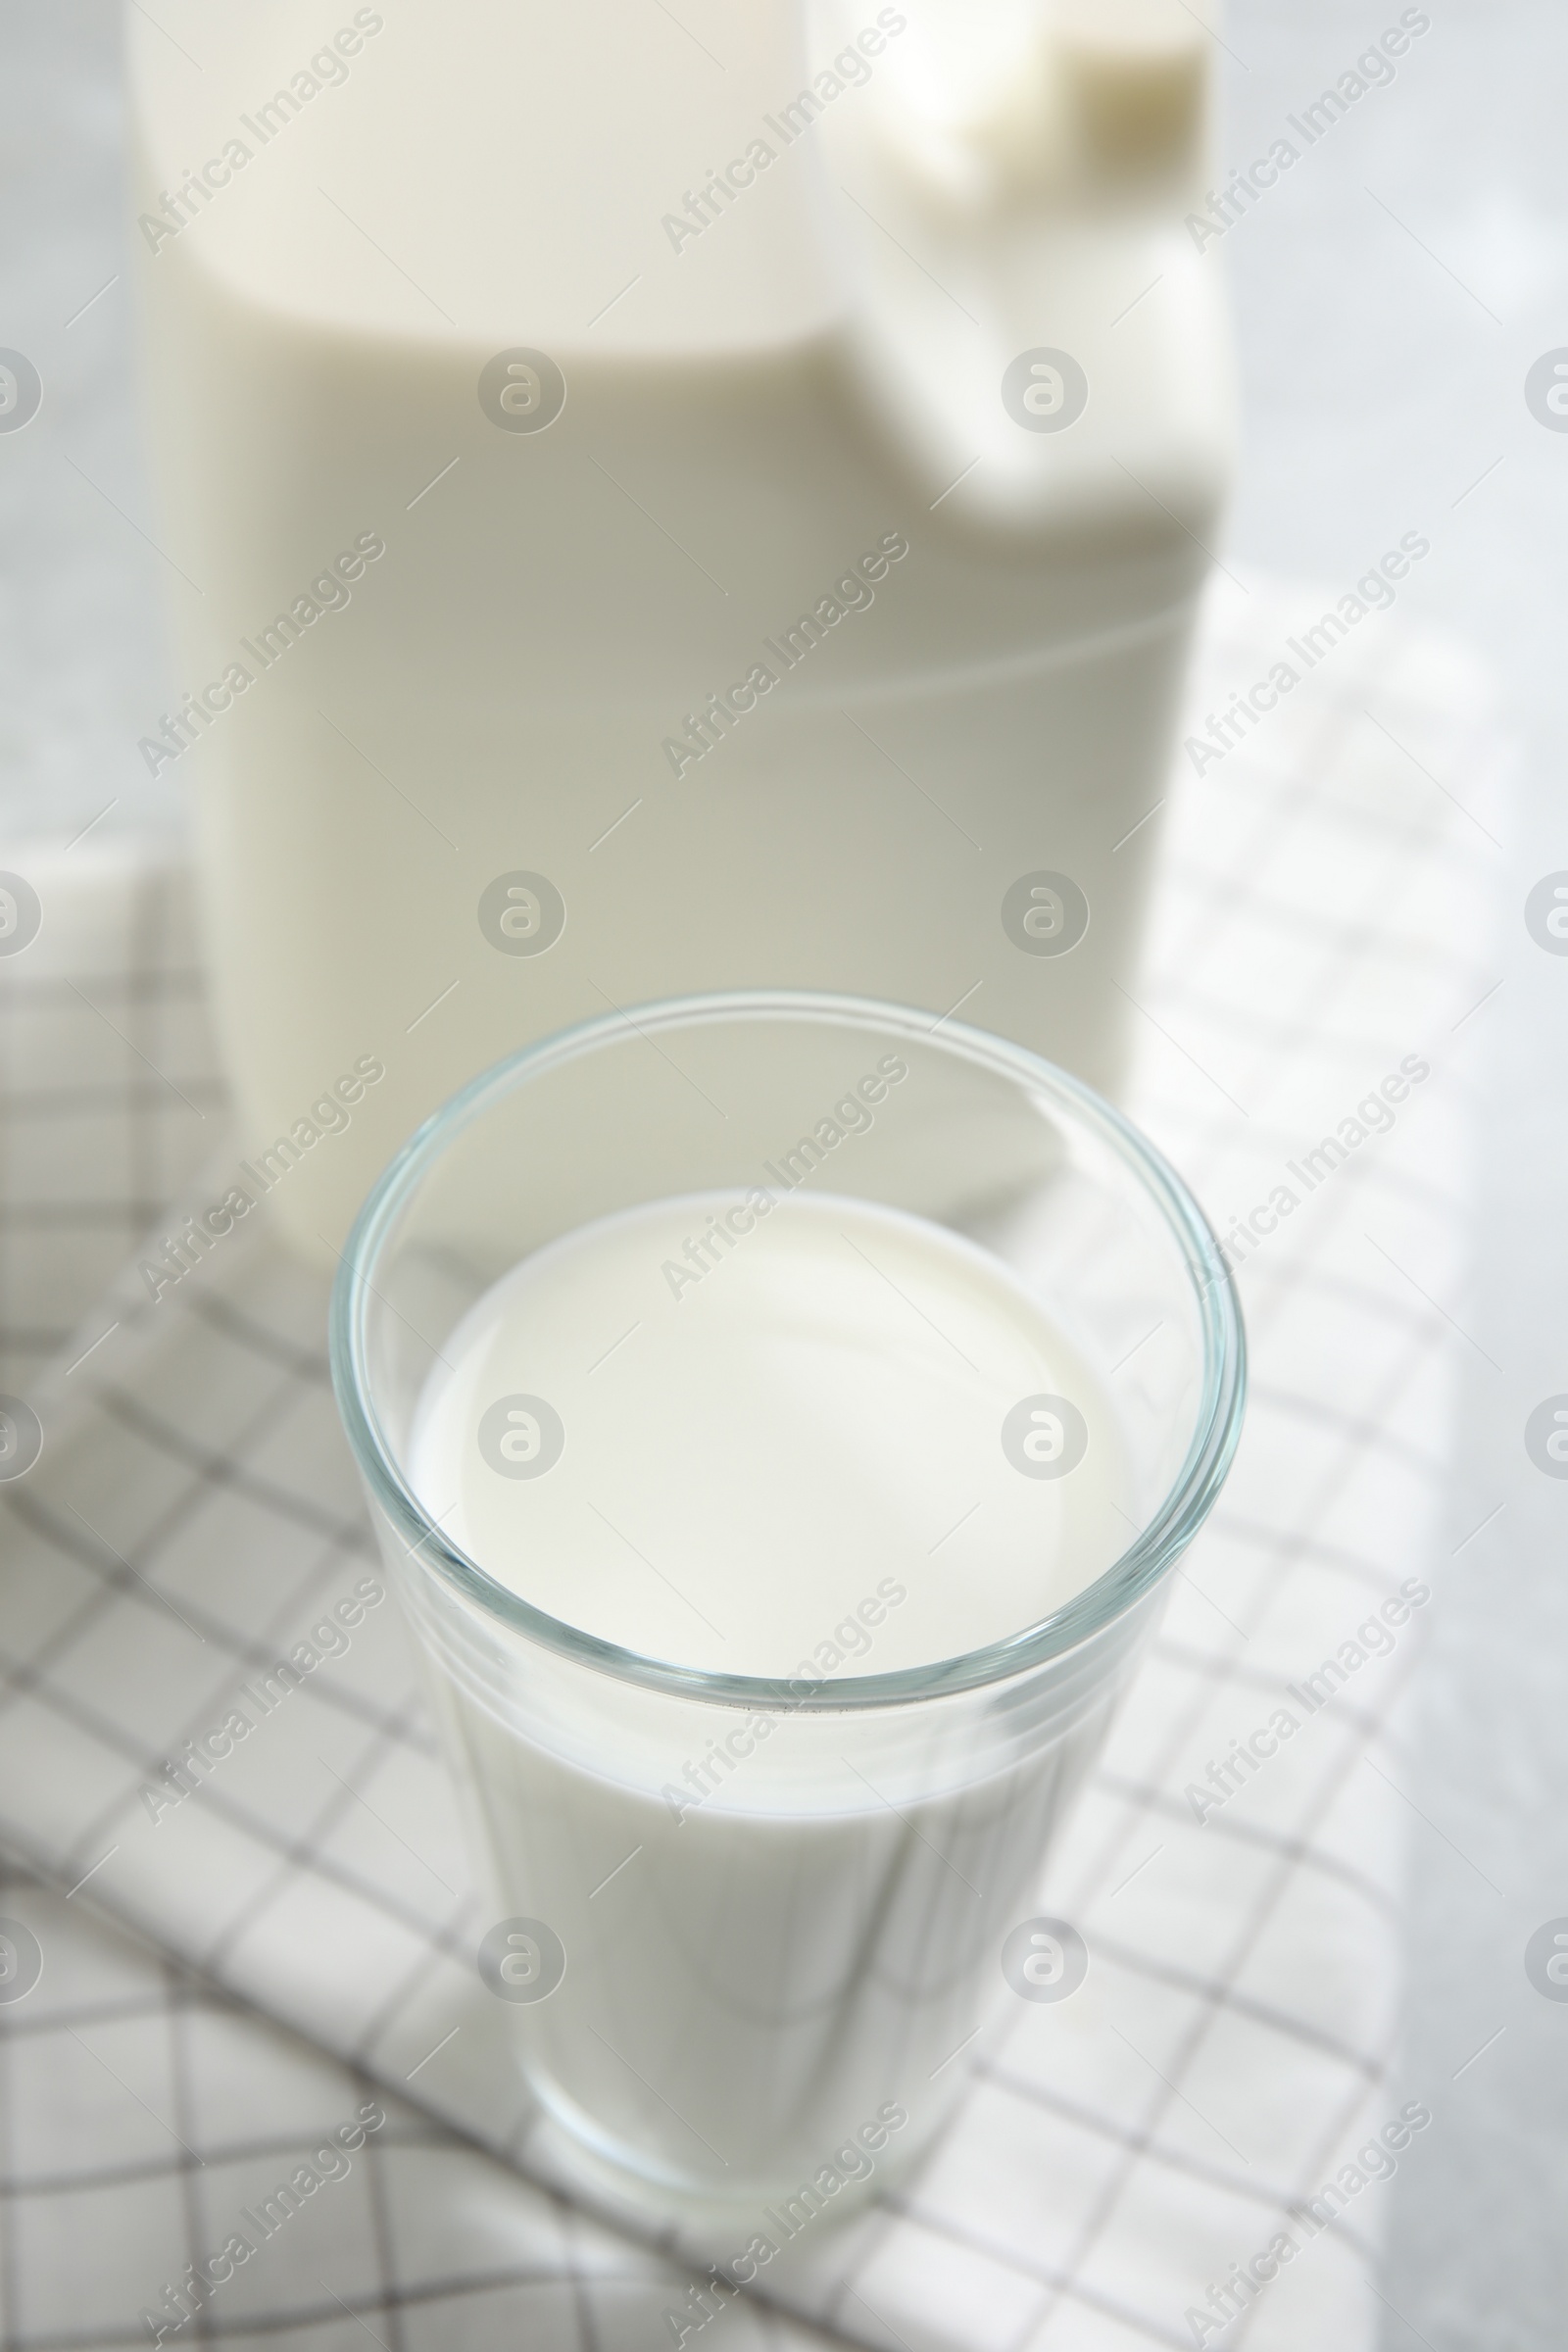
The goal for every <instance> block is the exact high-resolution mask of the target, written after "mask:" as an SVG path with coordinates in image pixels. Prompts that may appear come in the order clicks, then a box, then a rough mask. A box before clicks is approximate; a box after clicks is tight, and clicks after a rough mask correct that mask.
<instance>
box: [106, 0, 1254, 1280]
mask: <svg viewBox="0 0 1568 2352" xmlns="http://www.w3.org/2000/svg"><path fill="white" fill-rule="evenodd" d="M156 13H157V22H156V23H154V22H153V20H152V18H151V17H150V16H148V15H147V14H146V12H144V11H141V10H139V9H132V10H130V11H129V13H128V16H127V26H128V39H129V44H130V49H131V54H132V60H133V84H134V91H135V112H136V124H137V129H136V147H137V163H136V174H137V177H136V187H135V191H134V196H133V202H134V207H135V215H136V219H135V223H134V229H133V237H134V244H135V248H136V252H137V255H138V257H139V268H140V276H141V294H142V313H143V320H144V336H145V364H144V387H143V389H144V401H145V407H146V413H147V417H148V421H149V427H150V431H151V435H152V440H153V445H154V456H155V462H156V472H157V476H158V482H159V490H160V499H161V509H162V517H161V527H160V531H159V536H160V540H161V543H162V545H163V547H164V548H165V550H166V551H167V553H168V556H169V558H170V561H171V564H172V566H173V569H172V572H171V575H170V577H171V595H172V604H173V611H174V619H175V625H176V643H177V648H178V661H179V665H180V677H181V681H182V685H181V692H180V694H179V696H178V699H177V701H176V702H175V703H174V705H173V707H172V708H171V709H169V710H167V711H158V712H154V711H149V712H148V716H147V731H146V734H145V736H144V738H143V740H142V745H141V753H142V758H143V760H144V761H145V763H146V765H147V766H148V768H149V769H151V770H152V771H153V772H154V773H157V774H163V773H164V772H165V770H166V769H167V768H168V767H169V766H170V765H177V767H178V770H179V772H180V774H181V775H182V776H184V777H187V778H188V779H189V781H190V784H191V787H192V795H191V805H192V808H193V809H194V815H195V826H196V834H197V843H198V857H199V862H200V871H201V877H202V888H203V901H204V919H205V926H206V937H207V941H208V947H209V956H210V960H211V965H212V970H213V974H214V985H215V991H216V998H217V1004H218V1010H219V1017H220V1021H221V1031H222V1035H223V1039H224V1042H225V1047H226V1052H227V1055H228V1060H229V1065H230V1069H231V1073H232V1076H233V1080H234V1084H235V1088H236V1093H237V1102H238V1110H239V1117H240V1126H241V1149H242V1150H244V1151H245V1152H247V1155H248V1156H247V1159H246V1172H245V1173H244V1175H243V1176H242V1177H241V1178H240V1179H237V1182H238V1184H239V1188H240V1190H241V1191H242V1192H244V1193H245V1194H246V1195H247V1198H251V1197H256V1198H259V1197H260V1195H261V1194H262V1193H263V1192H265V1193H267V1194H268V1195H270V1193H271V1192H273V1191H275V1193H276V1196H277V1199H276V1209H277V1213H278V1214H279V1216H280V1217H281V1218H282V1219H283V1221H284V1223H285V1225H286V1227H287V1229H288V1230H289V1232H290V1233H291V1234H292V1235H293V1236H294V1237H295V1238H296V1240H297V1241H298V1242H299V1243H300V1244H301V1246H302V1247H304V1248H308V1249H313V1250H319V1249H320V1248H321V1247H322V1245H323V1244H324V1245H325V1246H326V1247H328V1248H334V1249H335V1248H337V1247H338V1246H340V1245H341V1242H342V1238H343V1235H344V1233H345V1231H346V1229H347V1226H348V1224H349V1221H350V1219H351V1218H352V1215H353V1212H354V1209H355V1206H356V1204H357V1202H358V1201H359V1200H360V1198H361V1196H362V1195H363V1193H364V1191H365V1190H366V1188H367V1186H368V1182H369V1181H370V1179H371V1178H372V1176H373V1175H374V1173H375V1172H376V1169H377V1168H378V1167H379V1166H380V1164H381V1163H382V1162H383V1161H384V1160H385V1158H386V1157H387V1156H388V1155H389V1153H390V1152H391V1151H392V1150H393V1149H394V1148H395V1146H396V1145H397V1144H398V1143H399V1142H400V1141H401V1140H402V1138H403V1137H405V1136H406V1135H407V1134H408V1133H409V1132H410V1130H411V1129H412V1128H413V1127H414V1126H415V1125H416V1124H417V1122H418V1120H419V1119H421V1118H422V1117H423V1116H424V1115H425V1114H426V1113H427V1112H429V1111H430V1110H431V1109H432V1108H433V1107H434V1106H435V1105H436V1104H437V1103H439V1102H441V1101H442V1100H443V1099H444V1098H445V1097H447V1096H448V1095H450V1094H451V1093H452V1092H453V1091H454V1090H455V1089H456V1088H457V1087H458V1086H459V1085H460V1084H461V1083H462V1082H463V1081H464V1080H466V1078H468V1077H469V1076H471V1075H472V1074H473V1073H474V1072H475V1071H477V1070H479V1069H481V1068H482V1067H483V1066H484V1065H486V1064H487V1063H489V1062H491V1061H493V1060H495V1059H497V1058H498V1057H499V1056H501V1055H503V1054H507V1053H509V1052H512V1051H514V1050H515V1049H516V1048H517V1047H519V1046H521V1045H524V1044H526V1043H527V1042H528V1041H529V1040H531V1039H534V1038H538V1037H540V1036H543V1035H545V1034H547V1033H549V1032H551V1031H553V1030H556V1029H559V1028H561V1027H563V1026H564V1025H565V1024H568V1023H571V1022H574V1021H578V1020H582V1019H584V1018H586V1017H589V1016H592V1015H595V1014H608V1013H610V1012H612V1011H613V1009H614V1008H616V1007H622V1008H625V1007H631V1006H635V1005H637V1004H638V1003H639V1002H642V1001H646V1000H648V999H651V998H655V997H660V996H667V995H671V994H676V993H680V992H684V991H691V990H713V989H720V988H725V987H731V986H754V985H755V986H785V985H799V986H810V987H818V988H828V989H840V990H848V991H853V992H856V993H859V994H863V995H871V996H877V997H883V998H892V999H898V1000H902V1001H904V1002H907V1003H909V1004H913V1005H922V1006H929V1007H930V1009H931V1013H932V1017H933V1019H936V1018H937V1017H938V1016H940V1015H943V1014H947V1013H950V1012H953V1013H955V1014H956V1017H958V1018H960V1019H962V1020H964V1021H970V1022H974V1023H976V1024H978V1025H979V1026H981V1027H984V1028H988V1029H991V1030H994V1031H998V1032H1001V1033H1004V1034H1005V1035H1009V1036H1011V1037H1013V1038H1016V1039H1018V1040H1020V1041H1021V1042H1023V1043H1024V1044H1026V1045H1028V1046H1030V1047H1033V1048H1035V1049H1037V1050H1038V1051H1040V1052H1041V1053H1044V1054H1048V1055H1050V1056H1051V1057H1053V1058H1054V1059H1056V1060H1059V1061H1062V1062H1064V1063H1065V1064H1067V1065H1068V1066H1069V1067H1070V1068H1072V1069H1074V1070H1076V1071H1078V1072H1079V1073H1080V1074H1081V1075H1082V1076H1084V1077H1085V1078H1087V1079H1089V1080H1090V1081H1091V1082H1092V1083H1094V1084H1095V1085H1097V1086H1099V1087H1102V1088H1103V1089H1107V1090H1109V1091H1111V1092H1114V1090H1115V1087H1116V1083H1117V1077H1118V1071H1119V1068H1120V1065H1121V1060H1122V1055H1123V1051H1124V1041H1125V1036H1126V1032H1127V1027H1128V1020H1129V1017H1130V1016H1129V1005H1128V998H1127V996H1126V995H1125V994H1124V993H1123V992H1124V991H1125V990H1127V989H1128V988H1130V987H1134V986H1135V985H1136V983H1135V977H1134V974H1135V960H1136V950H1137V945H1138V938H1139V930H1140V923H1141V917H1142V909H1143V906H1144V902H1145V898H1146V892H1147V884H1148V879H1149V873H1150V866H1151V858H1152V853H1153V851H1154V847H1155V843H1156V839H1157V835H1158V831H1159V823H1158V816H1157V805H1158V804H1159V802H1160V799H1161V796H1162V794H1163V792H1164V789H1165V786H1164V775H1165V770H1166V764H1167V760H1168V757H1169V754H1170V750H1171V741H1172V728H1173V716H1174V702H1175V697H1176V695H1177V692H1178V689H1179V685H1180V680H1181V671H1182V664H1183V659H1184V654H1185V650H1186V646H1187V642H1188V637H1189V632H1190V627H1191V621H1192V615H1193V610H1194V602H1195V598H1196V596H1197V593H1198V590H1199V588H1200V586H1201V580H1202V577H1203V572H1204V569H1205V565H1206V561H1207V559H1206V556H1205V552H1204V551H1205V549H1206V547H1207V546H1208V545H1209V544H1211V535H1212V530H1213V526H1214V518H1215V515H1216V511H1217V507H1218V503H1219V500H1220V498H1221V495H1222V491H1223V488H1224V484H1225V479H1226V472H1227V466H1228V462H1229V450H1230V436H1231V417H1230V383H1229V370H1228V355H1227V346H1226V337H1225V331H1224V321H1223V314H1222V308H1221V297H1220V291H1219V286H1218V282H1217V279H1216V274H1215V265H1214V263H1213V262H1212V261H1207V260H1205V259H1204V258H1203V256H1202V254H1201V251H1200V250H1199V249H1198V247H1197V246H1196V245H1195V242H1194V240H1193V238H1192V236H1191V235H1190V234H1189V231H1188V229H1187V227H1186V225H1185V221H1186V216H1187V215H1188V214H1189V213H1190V212H1191V211H1192V210H1193V209H1194V207H1195V206H1196V205H1198V204H1200V203H1201V201H1202V193H1201V191H1202V186H1203V166H1204V116H1205V104H1206V98H1205V84H1206V76H1207V69H1208V65H1209V58H1210V51H1211V49H1212V45H1213V44H1212V40H1211V36H1210V34H1209V32H1208V31H1207V30H1206V29H1205V25H1204V24H1203V23H1202V22H1201V20H1200V14H1199V12H1198V10H1197V8H1196V7H1193V6H1188V5H1186V0H984V4H983V5H982V0H965V4H964V5H961V6H960V5H957V4H956V0H940V4H938V0H895V4H894V5H879V4H878V0H832V4H831V5H816V6H806V5H803V0H746V5H744V6H741V5H738V4H737V0H680V5H679V7H678V8H670V9H665V8H663V7H661V6H657V5H650V0H577V4H575V5H572V6H569V7H563V6H561V5H560V4H559V0H551V4H550V5H546V4H545V0H442V5H441V6H439V7H437V6H434V5H432V4H430V0H425V4H424V5H418V4H417V0H375V4H374V5H370V6H358V7H356V6H351V5H349V0H312V4H311V5H309V6H307V5H306V0H268V5H267V6H266V7H265V8H244V9H240V8H234V9H224V10H221V11H218V12H215V11H214V10H213V9H212V8H211V6H210V5H209V0H161V5H160V8H159V9H158V11H157V12H156ZM176 575H177V576H176ZM1152 812H1153V813H1152ZM236 1205H237V1204H236Z"/></svg>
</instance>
